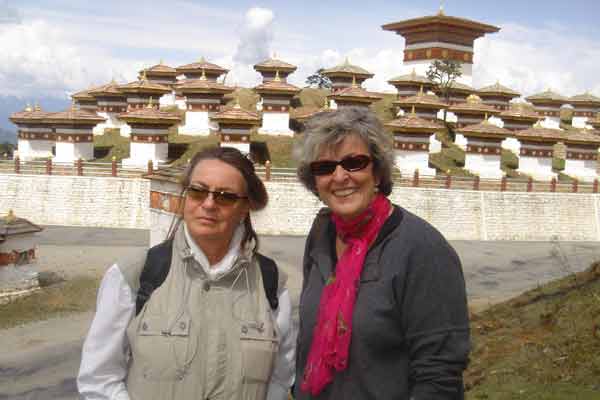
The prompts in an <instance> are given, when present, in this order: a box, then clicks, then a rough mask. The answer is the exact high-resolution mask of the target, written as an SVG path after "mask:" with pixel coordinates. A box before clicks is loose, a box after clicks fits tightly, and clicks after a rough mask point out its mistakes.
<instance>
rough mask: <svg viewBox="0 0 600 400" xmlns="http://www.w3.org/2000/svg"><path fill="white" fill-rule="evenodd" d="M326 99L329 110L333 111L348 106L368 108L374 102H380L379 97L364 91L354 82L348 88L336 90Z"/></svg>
mask: <svg viewBox="0 0 600 400" xmlns="http://www.w3.org/2000/svg"><path fill="white" fill-rule="evenodd" d="M327 98H328V99H329V100H330V104H331V105H332V107H331V108H334V109H335V108H342V107H350V106H359V107H369V106H370V105H371V104H373V103H374V102H376V101H379V100H381V96H380V95H378V94H375V93H371V92H368V91H366V90H365V89H363V88H361V87H360V86H359V85H358V84H357V83H356V82H355V81H353V83H352V85H351V86H350V87H347V88H344V89H339V90H336V91H334V92H333V93H331V94H330V95H328V96H327Z"/></svg>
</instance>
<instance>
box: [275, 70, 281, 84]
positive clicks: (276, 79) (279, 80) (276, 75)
mask: <svg viewBox="0 0 600 400" xmlns="http://www.w3.org/2000/svg"><path fill="white" fill-rule="evenodd" d="M273 80H274V81H275V82H281V78H280V77H279V70H278V69H277V70H275V78H273Z"/></svg>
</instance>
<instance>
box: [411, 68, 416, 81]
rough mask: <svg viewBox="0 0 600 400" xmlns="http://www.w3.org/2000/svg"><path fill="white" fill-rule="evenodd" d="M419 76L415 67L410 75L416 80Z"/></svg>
mask: <svg viewBox="0 0 600 400" xmlns="http://www.w3.org/2000/svg"><path fill="white" fill-rule="evenodd" d="M416 76H417V70H416V69H415V68H414V67H413V69H412V72H411V73H410V77H411V78H413V79H414V78H415V77H416Z"/></svg>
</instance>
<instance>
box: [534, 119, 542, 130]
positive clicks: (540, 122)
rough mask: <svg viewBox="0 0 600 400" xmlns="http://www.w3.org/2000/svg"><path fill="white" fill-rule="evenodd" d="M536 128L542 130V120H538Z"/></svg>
mask: <svg viewBox="0 0 600 400" xmlns="http://www.w3.org/2000/svg"><path fill="white" fill-rule="evenodd" d="M533 127H534V128H542V119H541V118H540V119H538V120H537V122H536V123H535V124H534V125H533Z"/></svg>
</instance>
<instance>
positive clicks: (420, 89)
mask: <svg viewBox="0 0 600 400" xmlns="http://www.w3.org/2000/svg"><path fill="white" fill-rule="evenodd" d="M417 96H419V97H421V96H423V85H421V87H420V88H419V94H418V95H417Z"/></svg>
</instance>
